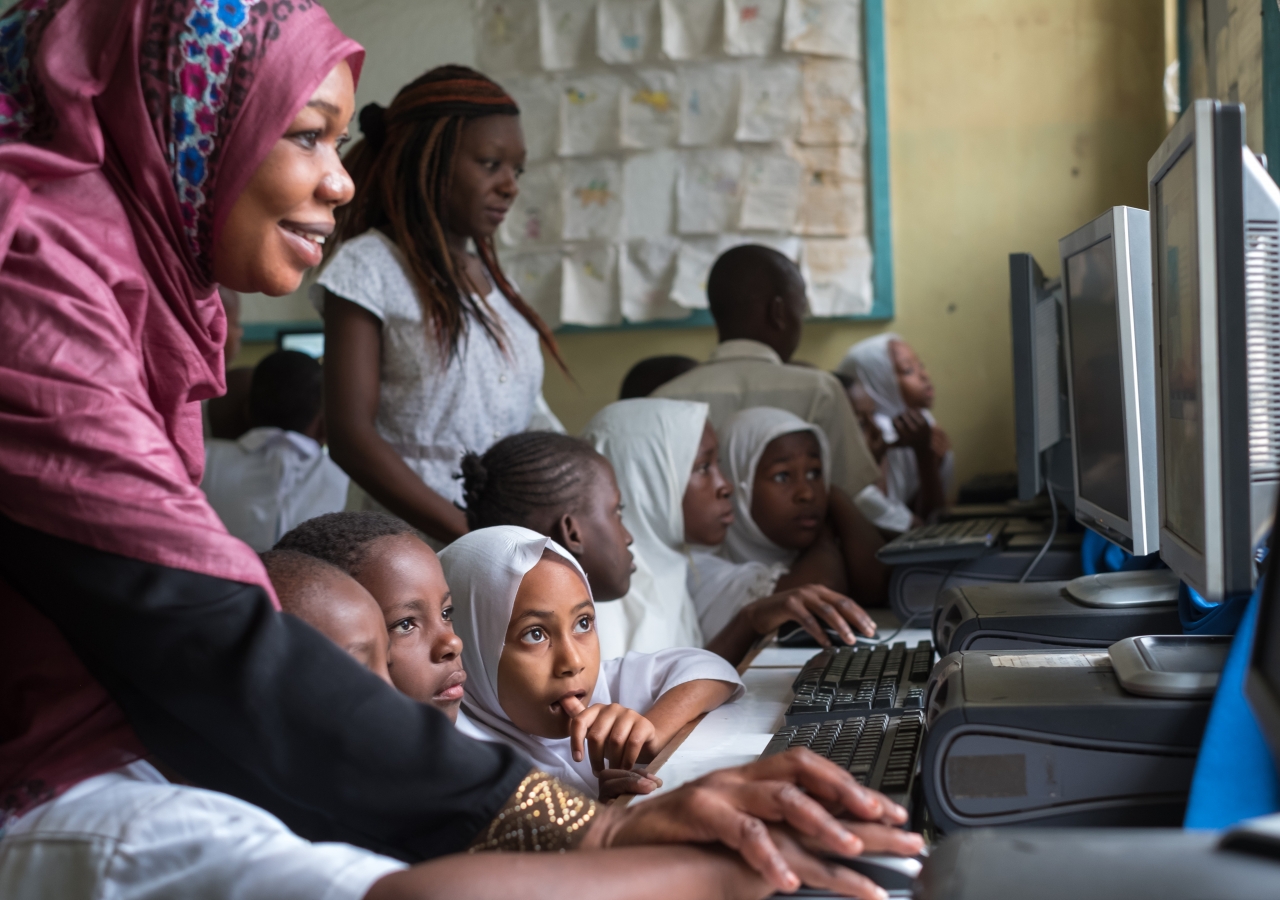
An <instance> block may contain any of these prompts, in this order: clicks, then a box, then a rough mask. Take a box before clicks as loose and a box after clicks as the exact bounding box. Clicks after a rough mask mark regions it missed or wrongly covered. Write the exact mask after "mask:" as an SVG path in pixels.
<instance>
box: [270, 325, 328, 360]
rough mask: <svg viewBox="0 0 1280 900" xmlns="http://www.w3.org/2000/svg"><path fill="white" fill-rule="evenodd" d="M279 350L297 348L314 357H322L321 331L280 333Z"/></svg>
mask: <svg viewBox="0 0 1280 900" xmlns="http://www.w3.org/2000/svg"><path fill="white" fill-rule="evenodd" d="M280 349H281V350H297V351H299V352H302V353H305V354H307V356H310V357H313V358H315V359H322V358H323V357H324V332H323V331H286V332H283V333H281V335H280Z"/></svg>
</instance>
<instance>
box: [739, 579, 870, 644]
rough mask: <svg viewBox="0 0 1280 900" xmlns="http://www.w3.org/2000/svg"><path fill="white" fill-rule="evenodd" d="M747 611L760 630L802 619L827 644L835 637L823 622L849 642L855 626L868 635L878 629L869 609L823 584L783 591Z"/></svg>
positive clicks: (747, 608) (769, 630)
mask: <svg viewBox="0 0 1280 900" xmlns="http://www.w3.org/2000/svg"><path fill="white" fill-rule="evenodd" d="M745 612H746V615H747V617H748V619H749V620H750V622H751V627H752V629H753V630H754V631H755V632H756V634H768V633H769V632H771V631H776V630H777V629H778V628H779V626H781V625H783V624H784V623H786V622H799V623H800V626H801V627H802V628H804V630H805V631H807V632H809V634H811V635H813V637H814V639H815V640H816V641H817V642H818V643H819V644H820V645H821V646H823V647H830V646H831V639H830V638H829V637H827V633H826V631H824V630H823V628H822V622H826V623H827V624H828V625H830V626H831V627H832V628H834V629H835V631H836V633H837V634H838V635H840V637H841V638H842V639H843V640H844V642H845V643H846V644H852V643H854V641H855V640H856V638H855V637H854V633H853V629H854V628H857V629H858V631H860V632H862V633H863V634H864V635H866V636H867V637H873V636H874V635H875V633H876V623H875V622H874V621H872V619H871V617H870V616H869V615H867V612H866V610H864V609H863V608H862V607H861V606H859V605H858V604H857V603H855V602H854V601H853V600H851V599H849V598H848V597H846V596H845V595H844V594H837V593H836V592H835V591H833V590H831V589H830V588H827V587H823V586H822V585H820V584H806V585H803V586H802V587H796V588H791V589H790V590H785V591H779V592H778V593H776V594H771V595H770V596H768V597H763V598H761V599H759V600H756V601H755V602H753V603H750V604H748V605H747V607H746V609H745ZM819 619H821V620H822V622H820V621H819ZM850 626H852V627H850Z"/></svg>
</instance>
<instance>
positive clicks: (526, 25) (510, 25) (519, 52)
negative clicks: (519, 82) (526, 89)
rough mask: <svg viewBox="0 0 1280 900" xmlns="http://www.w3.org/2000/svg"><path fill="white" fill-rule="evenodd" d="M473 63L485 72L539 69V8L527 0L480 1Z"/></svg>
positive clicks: (477, 10)
mask: <svg viewBox="0 0 1280 900" xmlns="http://www.w3.org/2000/svg"><path fill="white" fill-rule="evenodd" d="M476 38H477V40H476V63H477V65H479V67H480V68H481V69H483V70H484V71H486V72H495V73H500V72H530V71H536V70H537V69H538V64H539V63H540V62H541V59H540V57H539V54H538V7H537V6H535V5H534V4H532V3H529V2H528V0H479V2H478V3H477V4H476Z"/></svg>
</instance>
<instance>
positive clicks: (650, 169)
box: [622, 150, 677, 238]
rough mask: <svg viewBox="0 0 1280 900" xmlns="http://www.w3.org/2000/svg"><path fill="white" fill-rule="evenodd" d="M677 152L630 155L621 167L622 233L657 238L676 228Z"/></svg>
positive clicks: (630, 235)
mask: <svg viewBox="0 0 1280 900" xmlns="http://www.w3.org/2000/svg"><path fill="white" fill-rule="evenodd" d="M676 160H677V156H676V152H675V151H674V150H654V151H652V152H649V153H633V154H630V155H628V156H627V158H626V160H625V161H624V162H623V164H622V216H623V230H624V231H625V232H626V234H627V235H628V236H629V237H640V238H645V237H648V238H657V237H664V236H666V235H669V234H671V232H672V231H673V230H674V228H675V202H676Z"/></svg>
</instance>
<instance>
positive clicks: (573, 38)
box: [538, 0, 596, 72]
mask: <svg viewBox="0 0 1280 900" xmlns="http://www.w3.org/2000/svg"><path fill="white" fill-rule="evenodd" d="M595 25H596V3H595V0H538V47H539V56H540V57H541V59H542V67H543V68H544V69H548V70H550V71H552V72H562V71H564V70H566V69H575V68H577V67H578V66H580V65H581V64H582V63H584V62H585V61H587V60H588V59H590V58H591V55H592V50H593V49H594V46H595V39H596V28H595Z"/></svg>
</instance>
